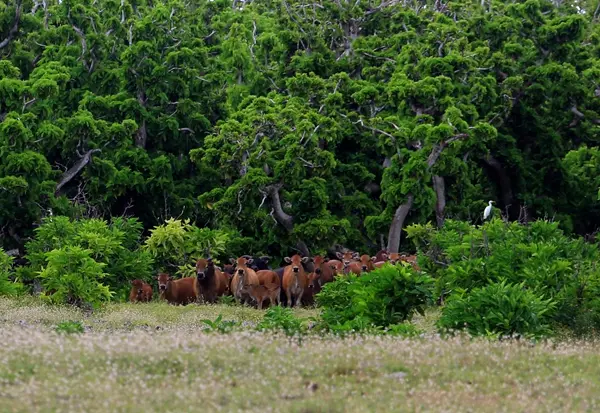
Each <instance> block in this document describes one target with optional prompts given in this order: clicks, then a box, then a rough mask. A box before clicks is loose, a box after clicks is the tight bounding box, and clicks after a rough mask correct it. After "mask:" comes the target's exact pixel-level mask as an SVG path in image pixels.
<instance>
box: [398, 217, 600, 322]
mask: <svg viewBox="0 0 600 413" xmlns="http://www.w3.org/2000/svg"><path fill="white" fill-rule="evenodd" d="M407 233H408V236H409V237H410V238H411V239H412V240H413V241H414V242H415V243H416V244H417V246H418V248H419V249H420V250H422V251H425V254H421V255H422V259H421V262H423V268H424V269H426V270H427V271H428V272H429V273H430V274H432V275H433V276H434V277H435V278H436V288H435V295H436V297H440V298H444V297H446V296H448V295H451V294H453V293H454V292H460V291H466V292H469V291H472V290H474V289H476V288H482V287H484V286H487V285H488V284H489V283H498V282H501V281H502V280H506V281H507V282H508V283H511V284H522V285H523V286H524V288H526V289H528V290H530V291H532V292H533V294H535V295H537V296H543V297H547V298H552V299H553V302H555V303H556V311H554V316H553V317H554V321H556V322H559V323H561V324H563V325H566V326H569V327H571V328H578V327H576V323H577V322H578V320H584V318H582V317H580V316H579V315H580V313H581V312H582V311H585V312H586V314H587V315H586V317H587V320H588V321H589V320H590V319H593V318H594V317H596V318H598V319H600V313H598V315H597V316H594V315H593V314H592V313H593V312H595V311H597V310H600V308H599V307H598V306H595V305H592V304H591V303H589V300H591V299H592V297H597V294H596V292H600V289H597V288H596V287H594V286H595V285H600V269H599V268H598V266H597V264H596V263H597V262H598V261H599V260H600V250H599V249H598V246H597V245H595V244H591V243H587V242H585V241H584V240H583V239H582V238H575V239H572V238H569V237H567V236H565V235H564V234H563V232H562V231H561V230H560V229H559V225H558V223H555V222H548V221H535V222H531V223H530V224H529V225H526V226H525V225H521V224H519V223H506V222H503V221H501V220H499V219H494V220H491V221H489V222H486V223H485V224H484V225H482V226H480V227H475V226H471V225H469V224H468V223H465V222H460V221H452V220H447V221H446V222H445V224H444V227H443V228H442V229H441V230H436V229H434V228H433V227H432V226H431V225H413V226H410V227H408V228H407ZM440 264H442V265H440Z"/></svg>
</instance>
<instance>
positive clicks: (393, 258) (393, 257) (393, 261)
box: [389, 252, 400, 265]
mask: <svg viewBox="0 0 600 413" xmlns="http://www.w3.org/2000/svg"><path fill="white" fill-rule="evenodd" d="M389 261H390V264H392V265H396V264H398V262H399V261H400V254H398V253H397V252H392V253H391V254H390V255H389Z"/></svg>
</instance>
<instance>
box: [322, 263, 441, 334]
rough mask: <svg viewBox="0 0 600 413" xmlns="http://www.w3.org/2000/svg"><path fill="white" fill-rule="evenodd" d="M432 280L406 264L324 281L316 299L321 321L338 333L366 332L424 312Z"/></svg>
mask: <svg viewBox="0 0 600 413" xmlns="http://www.w3.org/2000/svg"><path fill="white" fill-rule="evenodd" d="M432 283H433V280H432V279H431V278H430V277H429V276H428V275H425V274H419V273H416V272H415V271H414V270H412V268H409V267H405V266H403V265H397V266H391V265H385V266H383V267H381V268H379V269H376V270H374V271H372V272H370V273H368V274H365V275H362V276H360V277H357V276H355V275H353V274H348V275H347V276H339V277H337V278H336V280H335V281H334V282H332V283H328V284H325V285H324V286H323V289H322V290H321V292H320V293H319V294H317V295H316V300H317V303H318V304H319V306H321V307H322V323H323V325H324V327H325V328H326V329H328V330H332V331H335V332H340V333H343V332H349V331H352V330H354V331H365V330H369V329H372V328H373V327H388V326H391V325H395V324H398V323H401V322H403V321H405V320H409V319H410V318H411V317H412V315H413V314H414V312H419V313H421V314H423V313H424V308H425V305H426V304H427V303H428V302H429V301H430V299H431V285H432Z"/></svg>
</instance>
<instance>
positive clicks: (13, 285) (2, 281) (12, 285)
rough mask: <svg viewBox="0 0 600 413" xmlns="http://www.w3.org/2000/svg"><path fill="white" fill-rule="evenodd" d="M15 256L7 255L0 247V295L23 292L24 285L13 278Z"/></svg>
mask: <svg viewBox="0 0 600 413" xmlns="http://www.w3.org/2000/svg"><path fill="white" fill-rule="evenodd" d="M12 262H13V257H11V256H9V255H7V254H6V253H5V252H4V250H3V249H2V248H0V295H10V296H14V295H18V294H19V293H21V292H22V289H23V285H22V284H21V283H19V282H15V281H12V280H11V275H12V274H11V272H12Z"/></svg>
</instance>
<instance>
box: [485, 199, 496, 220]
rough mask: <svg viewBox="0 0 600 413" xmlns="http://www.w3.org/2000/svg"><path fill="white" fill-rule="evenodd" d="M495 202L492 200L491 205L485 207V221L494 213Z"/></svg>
mask: <svg viewBox="0 0 600 413" xmlns="http://www.w3.org/2000/svg"><path fill="white" fill-rule="evenodd" d="M493 203H494V201H490V202H489V205H488V206H486V207H485V209H484V210H483V220H484V221H485V220H486V219H488V218H489V216H490V215H492V204H493Z"/></svg>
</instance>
